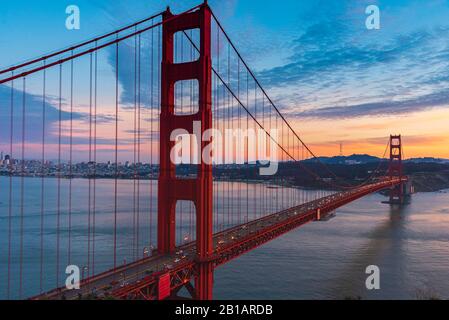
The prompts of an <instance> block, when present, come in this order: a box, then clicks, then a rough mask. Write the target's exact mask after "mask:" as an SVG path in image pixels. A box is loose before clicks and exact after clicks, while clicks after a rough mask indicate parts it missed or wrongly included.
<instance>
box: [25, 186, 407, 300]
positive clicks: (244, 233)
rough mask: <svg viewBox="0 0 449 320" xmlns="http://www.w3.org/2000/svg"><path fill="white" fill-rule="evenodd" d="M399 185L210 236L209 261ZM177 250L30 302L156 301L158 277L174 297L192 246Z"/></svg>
mask: <svg viewBox="0 0 449 320" xmlns="http://www.w3.org/2000/svg"><path fill="white" fill-rule="evenodd" d="M400 182H401V180H399V179H393V180H389V179H385V180H381V181H378V182H376V183H372V184H368V185H365V186H362V187H360V188H357V189H353V190H350V191H343V192H338V193H335V194H332V195H330V196H327V197H324V198H320V199H317V200H314V201H311V202H308V203H305V204H302V205H300V206H297V207H293V208H290V209H287V210H284V211H281V212H277V213H274V214H271V215H268V216H265V217H263V218H260V219H257V220H253V221H250V222H248V223H245V224H243V225H239V226H236V227H233V228H230V229H227V230H225V231H223V232H220V233H217V234H215V235H214V248H215V250H214V254H213V255H212V257H211V261H212V262H213V263H214V264H215V266H218V265H221V264H223V263H226V262H227V261H230V260H232V259H234V258H236V257H238V256H240V255H242V254H244V253H246V252H248V251H250V250H252V249H254V248H256V247H257V246H259V245H261V244H263V243H266V242H268V241H270V240H271V239H273V238H276V237H278V236H280V235H282V234H284V233H286V232H288V231H290V230H292V229H294V228H296V227H298V226H300V225H303V224H305V223H307V222H310V221H314V220H316V219H317V213H318V209H319V211H320V216H321V218H324V217H326V216H327V215H328V214H329V213H330V212H332V211H333V210H335V209H336V208H338V207H341V206H343V205H345V204H347V203H349V202H352V201H354V200H356V199H359V198H361V197H363V196H365V195H367V194H370V193H373V192H376V191H379V190H382V189H385V188H387V187H390V186H392V185H395V184H398V183H400ZM177 250H178V251H177V252H176V253H174V254H170V255H159V254H156V255H153V256H151V257H147V258H144V259H141V260H139V261H136V262H133V263H130V264H127V265H123V266H121V267H118V268H116V269H115V270H109V271H106V272H104V273H101V274H99V275H96V276H94V277H91V278H88V279H86V280H84V281H83V282H82V283H81V288H80V289H79V290H68V289H66V288H65V287H64V288H58V289H55V290H52V291H50V292H47V293H44V294H42V295H39V296H36V297H34V299H76V298H79V297H83V298H86V297H88V296H89V295H90V294H95V296H97V297H99V298H102V297H103V298H106V297H114V298H126V297H133V298H141V299H142V298H144V299H157V298H158V293H157V284H158V281H159V278H160V277H161V276H162V275H165V274H167V273H169V274H170V287H171V291H172V292H176V290H177V289H179V288H180V287H182V286H184V285H185V284H186V283H188V282H189V281H190V280H191V279H192V278H193V277H194V276H195V265H196V260H195V257H196V252H195V250H196V246H195V243H194V242H192V243H189V244H186V245H183V246H181V247H178V249H177Z"/></svg>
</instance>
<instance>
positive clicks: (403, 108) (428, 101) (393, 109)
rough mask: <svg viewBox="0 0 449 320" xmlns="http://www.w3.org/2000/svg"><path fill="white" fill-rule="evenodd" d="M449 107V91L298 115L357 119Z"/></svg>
mask: <svg viewBox="0 0 449 320" xmlns="http://www.w3.org/2000/svg"><path fill="white" fill-rule="evenodd" d="M447 106H449V90H442V91H439V92H435V93H431V94H428V95H422V96H419V97H416V98H412V99H406V100H403V101H379V102H373V103H364V104H355V105H347V106H334V107H325V108H318V109H312V110H307V111H303V112H299V113H297V114H296V116H297V117H299V118H320V119H330V118H342V119H345V118H356V117H361V116H379V115H387V114H388V115H400V114H407V113H410V112H419V111H423V110H427V109H429V108H434V107H447Z"/></svg>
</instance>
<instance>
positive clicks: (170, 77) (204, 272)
mask: <svg viewBox="0 0 449 320" xmlns="http://www.w3.org/2000/svg"><path fill="white" fill-rule="evenodd" d="M173 17H174V15H173V14H172V13H171V12H170V9H169V8H167V11H166V12H165V13H164V14H163V20H164V24H163V31H162V79H161V90H162V92H161V116H160V176H159V189H158V190H159V195H158V250H159V253H161V254H166V253H173V252H174V250H175V246H176V243H175V240H176V237H175V223H176V203H177V201H181V200H186V201H192V202H193V204H194V207H195V210H196V248H197V276H196V277H195V289H194V292H195V293H194V295H195V297H194V298H196V299H212V286H213V265H212V263H211V262H210V261H209V259H210V256H211V254H212V251H213V243H212V241H213V240H212V232H213V231H212V228H213V220H212V219H213V218H212V192H213V190H212V187H213V185H212V165H211V164H206V163H204V162H203V160H202V159H201V158H202V157H198V158H199V163H198V168H197V176H196V178H193V179H192V178H184V179H181V178H178V177H176V168H175V164H174V163H173V162H172V161H171V159H170V151H171V150H172V148H173V146H174V142H173V141H171V140H170V135H171V133H172V132H173V131H174V130H175V129H183V130H186V131H187V132H189V133H190V134H193V123H194V121H199V122H201V135H202V134H203V132H204V131H205V130H207V129H210V128H212V107H211V102H212V92H211V86H212V74H211V71H212V68H211V65H212V62H211V11H210V9H209V7H208V5H207V3H204V4H203V5H202V6H201V8H200V9H199V10H197V11H194V12H191V13H187V14H183V15H179V16H178V17H177V18H176V19H173ZM190 29H199V32H200V53H199V58H198V59H197V60H196V61H191V62H183V63H175V62H174V41H173V40H174V35H175V33H176V32H180V31H186V30H190ZM192 79H196V80H197V81H198V87H199V101H198V112H196V113H194V114H188V115H176V114H175V94H174V88H175V83H176V82H177V81H183V80H192ZM206 144H207V143H205V142H201V143H200V145H201V147H200V150H198V154H200V155H201V154H202V150H203V148H204V147H205V146H206ZM187 285H188V286H190V283H189V284H187ZM191 289H192V288H190V290H189V291H192V290H191Z"/></svg>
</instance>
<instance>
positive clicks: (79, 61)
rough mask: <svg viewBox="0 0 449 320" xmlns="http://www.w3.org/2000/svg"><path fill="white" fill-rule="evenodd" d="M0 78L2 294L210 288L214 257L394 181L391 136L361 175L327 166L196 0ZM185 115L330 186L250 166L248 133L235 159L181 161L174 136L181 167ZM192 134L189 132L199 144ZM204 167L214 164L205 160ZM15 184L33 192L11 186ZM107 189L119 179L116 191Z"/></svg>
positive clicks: (393, 198)
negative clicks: (351, 180) (298, 184)
mask: <svg viewBox="0 0 449 320" xmlns="http://www.w3.org/2000/svg"><path fill="white" fill-rule="evenodd" d="M111 70H112V71H111ZM0 77H1V78H0V84H1V85H2V87H3V88H7V92H8V93H9V102H8V104H7V105H2V106H1V109H2V110H1V113H0V114H1V117H2V118H3V120H5V119H6V120H7V122H8V123H9V126H3V128H2V129H1V134H0V137H1V138H2V141H1V142H0V144H1V145H0V146H1V147H4V148H6V150H8V151H9V160H8V163H5V168H6V169H5V172H6V174H4V176H5V177H6V178H7V180H5V181H8V182H7V183H6V185H4V186H2V188H1V190H2V193H3V196H4V197H3V198H2V199H4V204H5V206H4V208H5V209H6V210H5V211H6V212H5V213H4V214H2V217H3V221H5V225H4V228H3V229H2V230H5V232H3V233H2V234H1V238H2V246H3V247H4V248H7V250H4V251H2V257H1V259H2V267H3V268H4V269H5V272H4V273H3V274H4V275H5V276H4V279H2V280H4V281H2V282H3V283H4V284H5V285H4V290H5V297H7V298H33V299H79V298H81V299H83V298H89V297H90V298H92V297H95V298H99V299H101V298H116V299H148V300H155V299H168V298H177V297H179V293H180V290H182V289H185V290H186V292H188V293H189V295H190V296H191V298H194V299H212V298H213V273H214V269H215V268H217V267H219V266H220V265H222V264H224V263H226V262H228V261H231V260H232V259H235V258H237V257H239V256H240V255H242V254H244V253H246V252H249V251H251V250H254V249H256V248H257V247H258V246H260V245H263V244H264V243H266V242H268V241H270V240H272V239H274V238H276V237H279V236H280V235H282V234H284V233H286V232H289V231H291V230H293V229H295V228H297V227H300V226H302V225H304V224H306V223H308V222H312V221H317V220H323V219H326V218H327V217H328V216H329V215H330V214H332V213H333V212H334V211H335V210H336V209H337V208H339V207H341V206H344V205H345V204H348V203H350V202H352V201H355V200H357V199H359V198H361V197H364V196H366V195H368V194H371V193H374V192H378V191H381V190H383V189H389V190H390V203H398V204H402V203H403V199H404V195H405V194H406V190H405V189H406V187H405V186H406V182H407V177H406V176H404V175H403V172H402V156H403V155H402V142H401V136H400V135H392V136H390V139H389V141H388V144H387V147H386V149H385V154H384V155H383V157H382V158H381V160H380V161H379V165H378V167H377V168H376V170H374V171H373V172H372V174H371V175H370V176H369V177H368V178H367V179H366V180H365V181H363V182H361V183H359V184H358V185H350V184H348V183H347V182H345V181H344V180H343V179H340V178H339V177H338V176H337V175H335V174H334V173H333V172H332V171H331V169H330V168H329V167H328V166H327V165H325V164H324V163H322V162H321V161H320V159H319V158H318V157H317V156H316V155H315V154H314V153H313V151H312V150H311V148H310V147H309V146H308V145H306V144H305V143H304V142H303V140H302V138H300V136H299V134H298V133H297V132H296V131H295V130H294V129H293V127H292V125H291V124H290V123H289V122H288V121H287V119H286V117H285V116H284V115H283V114H282V112H281V111H280V109H279V108H278V107H277V106H276V105H275V103H274V102H273V100H272V99H271V98H270V97H269V96H268V94H267V92H266V90H264V88H263V87H262V84H261V83H260V82H259V81H258V80H257V77H256V74H255V73H254V72H252V71H251V69H250V68H249V65H248V63H247V62H246V61H245V60H244V59H243V57H242V55H241V54H240V53H239V51H238V50H237V47H236V46H235V45H234V43H233V42H232V41H231V38H230V37H229V35H228V34H227V33H226V32H225V30H224V28H223V27H222V25H221V24H220V22H219V21H218V19H217V17H216V16H215V15H214V13H213V11H212V10H211V8H210V7H209V6H208V4H207V2H205V3H203V4H201V5H199V6H196V7H194V8H191V9H189V10H187V11H185V12H183V13H180V14H177V15H175V14H172V13H171V12H170V9H169V8H167V10H166V11H164V12H160V13H158V14H155V15H153V16H151V17H149V18H146V19H143V20H141V21H138V22H136V23H134V24H131V25H129V26H126V27H123V28H120V29H118V30H115V31H114V32H111V33H108V34H105V35H103V36H100V37H95V38H93V39H91V40H89V41H86V42H83V43H80V44H78V45H74V46H72V47H69V48H66V49H64V50H59V51H55V52H53V53H51V54H47V55H43V56H41V57H39V58H36V59H33V60H30V61H28V62H25V63H21V64H18V65H15V66H12V67H9V68H6V69H4V70H1V71H0ZM2 103H5V101H2ZM8 107H9V108H8ZM50 120H51V121H52V122H51V123H49V121H50ZM195 122H199V123H200V124H201V125H200V130H201V134H203V133H204V132H206V131H207V130H209V129H215V130H216V131H218V132H225V130H235V129H245V130H248V129H250V128H254V129H259V130H262V131H263V133H264V136H263V141H262V142H260V141H259V143H260V144H262V145H263V146H264V148H266V145H268V144H272V145H274V146H275V147H276V152H275V153H276V156H277V157H278V160H277V161H279V163H289V164H292V165H293V166H294V168H296V169H297V170H302V171H303V172H304V174H307V175H310V177H311V178H312V179H313V180H314V181H319V182H320V184H321V185H327V186H328V189H329V190H333V191H322V190H317V191H314V192H313V193H311V192H310V190H304V189H300V188H295V187H294V186H293V184H292V182H291V181H289V180H288V179H287V178H285V177H280V176H279V175H274V176H273V177H270V178H269V180H268V179H262V178H260V179H257V178H254V172H256V171H257V170H256V169H258V163H259V162H258V160H259V159H257V154H255V153H254V151H253V150H251V147H250V143H249V142H248V141H247V143H246V144H245V145H244V148H243V155H241V156H242V157H243V158H244V164H243V165H240V166H232V164H231V163H223V164H221V165H217V164H214V163H207V162H205V161H204V160H203V159H200V160H199V161H198V163H194V162H192V161H191V160H192V153H193V152H191V150H189V151H186V150H183V151H182V152H183V153H184V154H183V158H186V157H187V158H188V159H187V161H185V162H184V171H183V170H181V169H182V168H181V167H182V165H183V164H177V163H174V162H173V161H172V159H171V157H170V153H171V150H173V148H174V146H175V145H176V143H177V141H176V139H173V136H172V133H173V131H174V130H177V129H183V130H184V131H185V132H187V134H188V135H192V134H193V131H194V123H195ZM273 128H277V129H278V130H279V132H280V134H279V136H278V137H275V136H273V135H272V134H271V133H270V130H271V129H273ZM248 139H249V138H247V140H248ZM208 142H209V141H201V142H199V149H200V150H199V153H201V151H203V150H204V149H205V148H206V146H207V145H208ZM189 148H191V145H190V146H189ZM227 151H228V152H231V153H232V154H234V153H236V152H237V151H236V150H234V149H232V150H227ZM387 151H389V160H388V162H387V161H383V159H384V157H385V155H386V152H387ZM36 154H39V155H40V159H39V160H35V161H31V160H30V159H31V158H32V157H33V155H36ZM127 157H131V158H132V161H127V160H126V159H128V158H127ZM52 159H53V160H52ZM102 159H113V160H112V161H108V162H107V163H106V164H104V163H102V162H101V161H102ZM125 160H126V162H125ZM305 160H307V161H305ZM124 162H125V163H124ZM310 163H313V164H314V167H313V168H312V167H310V166H309V164H310ZM386 163H388V167H387V168H386V169H385V168H382V164H386ZM185 168H187V169H185ZM217 168H219V169H220V172H225V174H224V175H223V174H222V175H221V176H218V174H214V172H216V170H217ZM317 168H318V169H317ZM239 170H241V171H242V172H246V173H248V172H250V173H251V174H246V175H242V176H239V177H238V178H237V179H235V178H234V179H235V180H237V182H236V181H232V180H233V179H231V175H230V174H226V172H231V171H234V172H235V171H237V172H238V171H239ZM245 170H246V171H245ZM79 176H81V177H84V178H86V179H85V182H84V183H83V188H81V190H80V189H75V187H74V185H73V184H74V182H73V180H74V178H75V177H79ZM30 177H33V178H34V180H37V181H40V183H37V182H36V181H33V183H31V182H29V180H28V179H29V178H30ZM100 178H103V179H108V187H107V188H106V187H104V186H102V185H101V181H104V180H101V181H100V180H99V179H100ZM125 179H128V180H129V181H131V182H130V183H131V185H128V186H127V188H126V189H125V188H124V186H123V184H124V182H123V181H124V180H125ZM49 180H51V182H49ZM148 180H149V181H150V182H149V183H148ZM214 180H216V181H214ZM153 181H154V183H153ZM156 181H157V183H156ZM262 182H263V183H262ZM268 182H269V184H270V185H271V186H272V187H271V188H268V187H267V184H268ZM29 188H34V189H33V192H35V195H36V196H35V197H33V198H30V197H28V198H27V194H28V190H30V189H29ZM123 190H126V191H129V190H131V193H132V201H131V204H130V205H128V204H123V203H122V202H125V201H124V197H125V196H124V195H123V193H124V191H123ZM100 197H103V198H104V199H103V200H102V201H103V202H105V203H106V204H107V206H106V207H107V210H106V213H105V212H100V211H101V209H100V208H99V203H100ZM27 199H28V200H27ZM48 199H51V201H49V200H48ZM80 199H82V200H81V201H80ZM79 202H81V203H79ZM28 210H30V212H28ZM81 210H84V211H85V212H86V214H85V215H82V214H80V212H81ZM105 215H107V217H106V218H105ZM81 220H82V221H81ZM102 224H104V225H102ZM27 225H28V227H32V230H33V231H32V236H30V237H27V235H28V232H27V229H26V228H27ZM107 228H109V229H110V231H109V229H108V230H106V229H107ZM123 230H126V231H123ZM122 231H123V232H124V233H123V234H121V232H122ZM50 247H51V248H50ZM141 253H142V254H141ZM67 265H77V266H80V267H81V268H82V273H83V277H82V279H81V283H80V288H79V289H68V288H67V287H65V286H64V279H65V277H66V276H67V275H66V274H65V270H66V269H65V266H67ZM30 268H31V269H30ZM29 270H34V271H35V273H33V277H36V276H35V274H36V273H37V274H38V276H37V278H38V280H37V281H33V280H31V278H30V276H29Z"/></svg>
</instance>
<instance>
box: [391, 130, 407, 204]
mask: <svg viewBox="0 0 449 320" xmlns="http://www.w3.org/2000/svg"><path fill="white" fill-rule="evenodd" d="M388 175H389V176H390V179H393V178H400V179H401V180H402V178H403V170H402V140H401V135H391V136H390V163H389V167H388ZM404 187H405V185H404V183H400V184H397V185H395V186H393V187H391V189H390V203H391V204H403V203H404V193H405V192H404Z"/></svg>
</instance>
